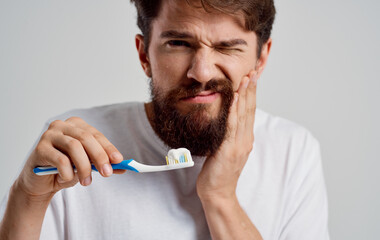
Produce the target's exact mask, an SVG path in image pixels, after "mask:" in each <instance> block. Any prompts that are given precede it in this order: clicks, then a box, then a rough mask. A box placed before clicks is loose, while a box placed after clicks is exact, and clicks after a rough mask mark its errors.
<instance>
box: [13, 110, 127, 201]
mask: <svg viewBox="0 0 380 240" xmlns="http://www.w3.org/2000/svg"><path fill="white" fill-rule="evenodd" d="M122 160H123V156H122V155H121V153H120V152H119V151H118V150H117V149H116V147H115V146H114V145H112V144H111V143H110V142H109V141H108V139H107V138H106V137H105V136H104V135H103V134H102V133H100V132H99V131H98V130H97V129H95V128H94V127H92V126H90V125H89V124H87V123H86V122H85V121H83V120H82V119H81V118H78V117H71V118H69V119H67V120H66V121H61V120H56V121H54V122H52V123H51V124H50V126H49V128H48V129H47V130H46V132H44V133H43V134H42V136H41V139H40V141H39V142H38V144H37V146H36V148H35V149H34V150H33V152H32V153H31V155H30V157H29V158H28V160H27V162H26V164H25V166H24V169H23V171H22V172H21V174H20V176H19V178H18V179H17V181H16V183H17V184H19V185H20V187H22V189H23V190H24V191H25V192H26V193H27V194H29V195H30V196H34V197H36V196H39V197H42V196H45V197H46V198H50V197H51V196H52V195H53V194H54V193H55V192H57V191H59V190H60V189H63V188H68V187H71V186H74V185H75V184H76V183H77V182H78V181H79V182H80V183H81V184H82V185H83V186H87V185H89V184H90V183H91V170H92V169H91V162H92V163H93V164H94V165H95V167H96V168H97V169H99V172H100V174H101V175H102V176H103V177H108V176H111V175H112V173H113V169H112V168H111V165H110V164H111V163H120V162H121V161H122ZM72 164H74V165H75V166H76V171H75V172H74V168H73V166H72ZM36 166H54V167H56V168H57V169H58V172H59V174H56V175H46V176H37V175H35V174H33V171H32V170H33V168H34V167H36ZM123 172H125V170H115V173H123Z"/></svg>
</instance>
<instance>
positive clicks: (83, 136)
mask: <svg viewBox="0 0 380 240" xmlns="http://www.w3.org/2000/svg"><path fill="white" fill-rule="evenodd" d="M92 137H93V136H92V134H90V133H88V132H86V131H84V130H79V132H78V138H79V139H78V140H79V141H81V142H84V141H88V140H90V139H91V138H92Z"/></svg>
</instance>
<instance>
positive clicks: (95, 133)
mask: <svg viewBox="0 0 380 240" xmlns="http://www.w3.org/2000/svg"><path fill="white" fill-rule="evenodd" d="M93 136H94V138H95V139H101V138H105V136H104V135H103V133H101V132H99V131H96V132H94V134H93Z"/></svg>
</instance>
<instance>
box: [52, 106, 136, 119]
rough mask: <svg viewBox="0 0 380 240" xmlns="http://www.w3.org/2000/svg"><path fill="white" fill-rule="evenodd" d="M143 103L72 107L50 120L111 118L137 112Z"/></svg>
mask: <svg viewBox="0 0 380 240" xmlns="http://www.w3.org/2000/svg"><path fill="white" fill-rule="evenodd" d="M142 104H143V103H142V102H126V103H115V104H109V105H102V106H95V107H91V108H80V109H72V110H70V111H67V112H64V113H62V114H59V115H57V116H54V117H52V118H50V119H49V120H48V122H49V123H50V122H52V121H54V120H63V121H64V120H66V119H68V118H70V117H80V118H83V119H84V120H91V119H111V118H115V117H116V116H123V115H124V114H125V113H129V112H136V111H138V108H139V107H141V105H142Z"/></svg>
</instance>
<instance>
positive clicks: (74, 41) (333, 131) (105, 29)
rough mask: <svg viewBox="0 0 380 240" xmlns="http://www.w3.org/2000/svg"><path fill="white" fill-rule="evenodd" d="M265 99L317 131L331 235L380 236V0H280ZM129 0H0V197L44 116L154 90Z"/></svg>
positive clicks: (263, 84) (263, 104) (264, 104)
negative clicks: (141, 56) (142, 63)
mask: <svg viewBox="0 0 380 240" xmlns="http://www.w3.org/2000/svg"><path fill="white" fill-rule="evenodd" d="M276 6H277V11H278V15H277V19H276V22H275V25H274V31H273V48H272V52H271V56H270V59H269V63H268V66H267V68H266V70H265V73H264V75H263V77H262V78H261V79H260V80H259V81H260V82H259V88H258V106H259V107H260V108H262V109H264V110H266V111H269V112H270V113H273V114H276V115H280V116H283V117H285V118H288V119H291V120H293V121H295V122H298V123H300V124H302V125H304V126H306V127H307V128H308V129H310V130H311V131H312V133H313V134H314V135H315V136H316V137H317V138H318V139H319V140H320V143H321V146H322V156H323V164H324V171H325V177H326V183H327V188H328V194H329V204H330V206H329V207H330V232H331V237H332V239H345V240H350V239H355V240H356V239H366V240H368V239H378V238H379V234H378V232H379V230H378V229H379V222H380V206H379V202H380V194H379V186H378V183H379V180H380V179H379V170H380V168H379V166H380V164H379V156H378V149H379V147H380V146H379V143H380V141H379V139H378V136H379V126H378V125H377V124H378V123H379V120H380V118H379V116H380V114H379V106H378V103H379V102H380V97H379V90H380V84H379V80H380V79H379V77H378V72H379V69H378V67H379V66H378V65H379V57H378V56H379V54H380V50H379V43H380V31H379V26H378V24H379V18H378V16H376V14H378V13H379V10H380V4H379V2H378V1H371V0H363V1H352V0H334V1H331V0H319V1H301V0H289V1H280V0H278V1H277V2H276ZM135 16H136V14H135V10H134V8H133V7H132V6H131V5H130V4H129V1H128V0H112V1H111V0H75V1H74V0H65V1H63V0H61V1H52V0H49V1H48V0H46V1H43V0H34V1H27V0H18V1H11V0H0V110H1V118H0V133H1V134H0V153H1V160H0V197H2V196H3V195H4V194H5V193H6V191H7V190H8V188H9V186H10V185H11V184H12V182H13V180H14V178H15V177H16V175H17V172H18V169H19V168H20V167H21V165H22V163H23V161H24V159H25V158H26V156H27V153H28V151H29V150H30V148H31V147H32V145H33V143H34V141H35V140H36V138H37V137H38V135H39V134H40V131H41V129H42V127H43V124H44V122H45V121H46V120H47V119H48V118H50V117H52V116H54V115H57V114H59V113H62V112H64V111H67V110H69V109H72V108H82V107H91V106H95V105H103V104H109V103H115V102H123V101H131V100H139V101H146V100H148V99H149V94H148V93H149V92H148V87H147V80H146V78H145V76H144V74H143V72H142V71H141V67H140V65H139V63H138V60H137V54H136V51H135V47H134V35H135V34H136V33H137V32H138V29H137V27H136V26H135Z"/></svg>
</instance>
